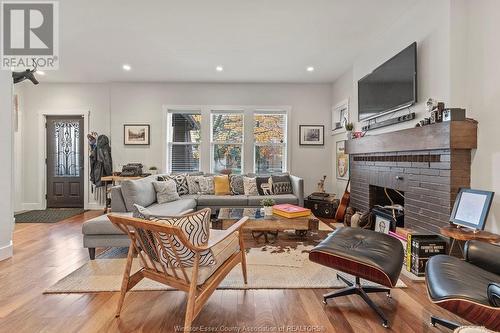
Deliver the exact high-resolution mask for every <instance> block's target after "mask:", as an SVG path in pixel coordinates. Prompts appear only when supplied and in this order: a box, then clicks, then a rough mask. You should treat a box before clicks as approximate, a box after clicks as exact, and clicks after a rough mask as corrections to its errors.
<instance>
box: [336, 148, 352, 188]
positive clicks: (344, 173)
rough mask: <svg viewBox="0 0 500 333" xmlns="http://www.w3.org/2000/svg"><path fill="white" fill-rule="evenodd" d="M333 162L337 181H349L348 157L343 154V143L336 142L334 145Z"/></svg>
mask: <svg viewBox="0 0 500 333" xmlns="http://www.w3.org/2000/svg"><path fill="white" fill-rule="evenodd" d="M335 161H336V162H335V164H336V166H335V169H336V170H337V172H336V173H337V179H342V180H349V155H348V154H346V152H345V141H337V143H336V145H335Z"/></svg>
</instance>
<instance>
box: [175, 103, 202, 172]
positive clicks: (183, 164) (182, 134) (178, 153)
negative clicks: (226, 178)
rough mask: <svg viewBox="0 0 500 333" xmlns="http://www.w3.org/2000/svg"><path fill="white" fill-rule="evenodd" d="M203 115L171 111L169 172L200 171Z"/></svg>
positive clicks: (194, 112) (192, 112) (193, 112)
mask: <svg viewBox="0 0 500 333" xmlns="http://www.w3.org/2000/svg"><path fill="white" fill-rule="evenodd" d="M200 128H201V113H200V112H196V111H169V113H168V130H167V133H168V136H167V142H168V169H169V170H168V171H169V172H191V171H199V170H200V144H201V136H200V134H201V130H200Z"/></svg>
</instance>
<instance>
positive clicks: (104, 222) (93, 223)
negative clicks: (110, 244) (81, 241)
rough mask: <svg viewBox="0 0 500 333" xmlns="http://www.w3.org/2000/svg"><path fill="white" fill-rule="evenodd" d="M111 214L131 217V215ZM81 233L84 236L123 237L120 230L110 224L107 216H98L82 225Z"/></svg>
mask: <svg viewBox="0 0 500 333" xmlns="http://www.w3.org/2000/svg"><path fill="white" fill-rule="evenodd" d="M113 214H119V215H124V216H132V213H113ZM82 233H83V234H84V235H124V233H123V232H122V231H121V230H120V229H118V228H117V227H115V225H114V224H113V223H111V221H110V220H109V219H108V216H107V215H100V216H98V217H95V218H93V219H91V220H88V221H86V222H85V223H83V226H82Z"/></svg>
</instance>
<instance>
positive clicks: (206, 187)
mask: <svg viewBox="0 0 500 333" xmlns="http://www.w3.org/2000/svg"><path fill="white" fill-rule="evenodd" d="M198 184H199V185H200V192H201V194H214V193H215V190H214V177H213V176H204V177H201V178H200V179H198Z"/></svg>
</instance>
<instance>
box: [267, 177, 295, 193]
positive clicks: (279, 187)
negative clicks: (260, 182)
mask: <svg viewBox="0 0 500 333" xmlns="http://www.w3.org/2000/svg"><path fill="white" fill-rule="evenodd" d="M271 178H272V181H273V193H274V194H292V193H293V189H292V182H291V181H290V176H288V175H279V176H274V175H273V176H271Z"/></svg>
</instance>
